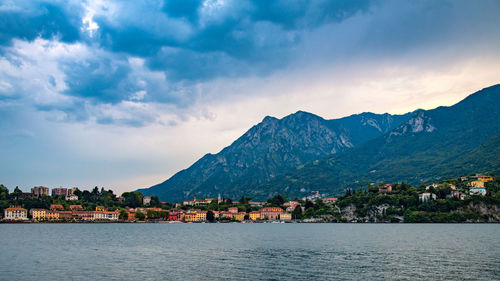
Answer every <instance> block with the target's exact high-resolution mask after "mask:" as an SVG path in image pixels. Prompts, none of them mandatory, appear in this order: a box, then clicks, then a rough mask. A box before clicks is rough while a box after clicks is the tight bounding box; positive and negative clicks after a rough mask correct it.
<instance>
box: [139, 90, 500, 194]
mask: <svg viewBox="0 0 500 281" xmlns="http://www.w3.org/2000/svg"><path fill="white" fill-rule="evenodd" d="M499 97H500V85H495V86H492V87H489V88H486V89H483V90H481V91H479V92H476V93H474V94H472V95H470V96H468V97H467V98H465V99H464V100H462V101H461V102H459V103H457V104H455V105H453V106H450V107H438V108H436V109H432V110H416V111H414V112H411V113H408V114H404V115H390V114H373V113H362V114H357V115H352V116H348V117H345V118H340V119H334V120H325V119H323V118H321V117H319V116H316V115H314V114H311V113H306V112H303V111H299V112H297V113H295V114H292V115H289V116H286V117H284V118H283V119H276V118H273V117H266V118H264V120H263V121H262V122H261V123H259V124H257V125H256V126H254V127H252V128H251V129H250V130H248V131H247V132H246V133H245V134H244V135H243V136H241V137H240V138H238V139H237V140H236V141H235V142H234V143H233V144H231V145H230V146H228V147H226V148H224V149H223V150H222V151H221V152H219V153H218V154H215V155H212V154H207V155H205V156H204V157H203V158H201V159H200V160H198V161H197V162H196V163H194V164H193V165H192V166H191V167H189V168H188V169H186V170H183V171H180V172H179V173H177V174H175V175H174V176H173V177H171V178H170V179H168V180H166V181H165V182H163V183H161V184H158V185H155V186H153V187H151V188H149V189H142V190H139V191H141V192H143V193H144V194H145V195H158V196H159V197H160V199H161V200H164V201H180V200H183V199H185V198H192V196H193V195H195V194H196V195H197V196H198V197H214V196H217V194H219V193H220V194H221V195H223V196H225V197H231V198H233V199H236V198H239V197H241V196H243V195H249V196H252V197H253V198H254V199H265V198H268V197H269V196H271V195H273V194H276V193H285V194H286V195H287V196H288V197H295V196H300V197H301V196H304V195H309V194H310V192H311V191H312V190H318V191H321V192H322V193H327V194H331V195H338V194H341V193H343V192H344V189H345V188H347V187H350V188H357V187H359V186H360V185H366V184H368V183H377V182H398V181H406V182H410V183H412V184H419V183H424V182H428V181H432V180H435V179H440V178H442V177H446V176H451V175H458V174H468V173H472V172H494V173H498V172H500V163H499V161H500V160H499V159H500V152H499V147H500V143H499V141H500V120H499V117H498V116H500V115H499V113H500V112H499V109H498V107H499V106H498V105H499Z"/></svg>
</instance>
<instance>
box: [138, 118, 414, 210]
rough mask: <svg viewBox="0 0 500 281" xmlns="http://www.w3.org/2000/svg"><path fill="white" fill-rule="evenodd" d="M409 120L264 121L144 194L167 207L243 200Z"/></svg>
mask: <svg viewBox="0 0 500 281" xmlns="http://www.w3.org/2000/svg"><path fill="white" fill-rule="evenodd" d="M409 116H410V114H404V115H390V114H387V113H386V114H373V113H362V114H357V115H352V116H349V117H344V118H341V119H336V120H325V119H323V118H321V117H319V116H317V115H314V114H311V113H307V112H304V111H298V112H296V113H294V114H291V115H289V116H286V117H284V118H282V119H277V118H274V117H269V116H267V117H265V118H264V119H263V120H262V122H261V123H259V124H257V125H255V126H253V127H252V128H251V129H250V130H248V131H247V132H246V133H245V134H244V135H243V136H241V137H240V138H238V139H237V140H236V141H235V142H234V143H233V144H231V145H230V146H228V147H226V148H224V149H223V150H222V151H221V152H219V153H217V154H215V155H213V154H207V155H205V156H204V157H202V158H201V159H200V160H198V161H197V162H196V163H194V164H193V165H192V166H191V167H189V168H188V169H186V170H182V171H180V172H178V173H177V174H175V175H174V176H172V177H171V178H170V179H168V180H166V181H165V182H163V183H160V184H158V185H155V186H153V187H151V188H148V189H141V190H139V191H140V192H142V193H143V194H145V195H158V196H159V197H160V199H161V200H164V201H180V200H183V199H185V198H192V196H193V195H195V194H196V195H197V196H198V197H215V196H217V195H218V194H221V195H223V196H225V197H232V198H238V197H240V196H242V195H245V194H248V192H249V191H250V190H252V189H253V188H255V187H256V186H260V185H263V184H265V183H267V182H269V180H272V179H273V178H275V177H277V176H279V175H281V174H282V173H284V172H285V171H288V170H289V169H290V168H295V167H297V166H300V165H304V164H307V163H310V162H313V161H317V160H320V159H324V158H325V157H328V156H330V155H332V154H336V153H339V152H343V151H346V150H349V149H351V148H353V147H355V146H357V145H359V144H361V143H364V142H366V141H368V140H371V139H373V138H376V137H378V136H380V135H382V134H384V133H387V132H389V131H391V130H392V129H394V128H395V127H397V126H398V125H400V124H402V123H403V122H405V121H406V120H408V118H409Z"/></svg>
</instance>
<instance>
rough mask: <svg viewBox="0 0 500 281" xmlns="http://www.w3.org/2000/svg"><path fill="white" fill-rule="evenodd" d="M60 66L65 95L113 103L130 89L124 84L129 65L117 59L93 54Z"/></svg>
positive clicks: (130, 86)
mask: <svg viewBox="0 0 500 281" xmlns="http://www.w3.org/2000/svg"><path fill="white" fill-rule="evenodd" d="M61 68H62V70H63V71H64V73H65V74H66V78H65V82H66V85H67V86H68V89H67V90H65V91H64V93H65V94H67V95H71V96H77V97H82V98H89V99H91V100H99V101H100V102H104V103H117V102H119V101H121V100H123V98H124V96H125V95H127V94H128V93H130V92H133V91H134V90H135V89H134V86H133V85H130V83H128V79H127V78H128V75H129V74H130V70H131V69H130V66H129V65H128V64H126V63H124V62H123V61H120V60H112V59H111V58H107V57H104V58H102V57H97V58H93V59H88V60H85V61H83V62H81V61H78V62H73V61H68V62H63V63H61Z"/></svg>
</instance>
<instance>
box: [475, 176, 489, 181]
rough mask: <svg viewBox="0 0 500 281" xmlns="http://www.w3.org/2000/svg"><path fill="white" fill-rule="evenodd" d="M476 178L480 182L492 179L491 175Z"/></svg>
mask: <svg viewBox="0 0 500 281" xmlns="http://www.w3.org/2000/svg"><path fill="white" fill-rule="evenodd" d="M477 180H478V181H482V182H489V181H492V180H493V177H492V176H478V177H477Z"/></svg>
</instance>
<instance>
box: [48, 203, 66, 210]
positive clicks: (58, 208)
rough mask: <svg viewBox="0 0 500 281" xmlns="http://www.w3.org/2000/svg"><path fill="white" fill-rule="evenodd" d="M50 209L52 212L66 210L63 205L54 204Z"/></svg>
mask: <svg viewBox="0 0 500 281" xmlns="http://www.w3.org/2000/svg"><path fill="white" fill-rule="evenodd" d="M50 209H51V210H52V211H57V210H64V207H63V205H59V204H52V205H50Z"/></svg>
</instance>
